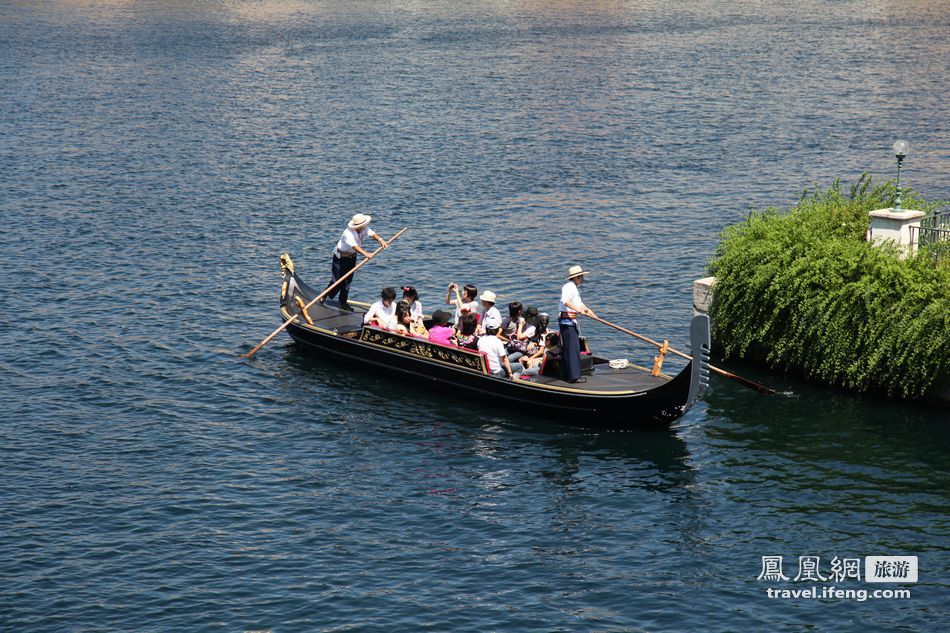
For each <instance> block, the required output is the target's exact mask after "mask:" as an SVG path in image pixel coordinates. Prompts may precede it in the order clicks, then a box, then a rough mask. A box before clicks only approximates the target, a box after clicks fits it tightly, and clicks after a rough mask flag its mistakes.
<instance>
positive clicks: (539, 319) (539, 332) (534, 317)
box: [525, 307, 549, 354]
mask: <svg viewBox="0 0 950 633" xmlns="http://www.w3.org/2000/svg"><path fill="white" fill-rule="evenodd" d="M532 311H533V312H534V314H531V312H532ZM548 320H549V318H548V315H547V313H545V312H542V313H541V314H538V310H537V308H534V307H530V308H528V309H527V310H526V311H525V322H526V323H528V328H529V329H530V330H531V334H529V335H528V354H532V353H534V352H535V351H536V350H537V349H538V348H539V347H542V346H543V344H544V337H545V335H546V334H547V333H548Z"/></svg>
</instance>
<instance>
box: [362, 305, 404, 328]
mask: <svg viewBox="0 0 950 633" xmlns="http://www.w3.org/2000/svg"><path fill="white" fill-rule="evenodd" d="M373 319H376V320H377V321H378V322H379V324H380V325H381V326H382V327H384V328H386V329H389V330H392V329H395V327H396V302H395V301H393V302H392V303H390V304H389V307H388V308H387V307H386V306H385V305H383V302H382V300H379V301H377V302H376V303H374V304H373V305H371V306H370V307H369V311H368V312H367V313H366V314H365V315H363V323H369V322H370V321H372V320H373Z"/></svg>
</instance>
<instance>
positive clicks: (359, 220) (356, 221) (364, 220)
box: [347, 213, 373, 229]
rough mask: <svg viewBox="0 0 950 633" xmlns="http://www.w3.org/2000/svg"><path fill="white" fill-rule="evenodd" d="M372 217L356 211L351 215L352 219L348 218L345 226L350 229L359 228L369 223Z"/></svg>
mask: <svg viewBox="0 0 950 633" xmlns="http://www.w3.org/2000/svg"><path fill="white" fill-rule="evenodd" d="M372 219H373V217H372V216H369V215H366V214H364V213H357V214H356V215H354V216H353V219H352V220H350V222H349V224H347V226H348V227H350V228H351V229H361V228H363V227H364V226H366V225H367V224H369V223H370V220H372Z"/></svg>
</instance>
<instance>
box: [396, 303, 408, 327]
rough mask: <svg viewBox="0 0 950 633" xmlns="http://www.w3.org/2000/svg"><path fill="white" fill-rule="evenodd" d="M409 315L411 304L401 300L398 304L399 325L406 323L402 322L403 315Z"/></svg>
mask: <svg viewBox="0 0 950 633" xmlns="http://www.w3.org/2000/svg"><path fill="white" fill-rule="evenodd" d="M408 315H409V304H408V303H406V302H405V301H400V302H399V303H397V304H396V323H397V324H399V325H405V324H404V323H403V322H402V319H403V317H405V316H408Z"/></svg>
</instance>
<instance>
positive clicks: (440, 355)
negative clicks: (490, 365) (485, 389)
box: [360, 327, 487, 373]
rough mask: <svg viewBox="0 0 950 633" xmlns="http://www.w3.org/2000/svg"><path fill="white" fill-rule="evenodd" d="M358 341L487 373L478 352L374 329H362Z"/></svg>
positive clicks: (483, 361) (483, 360) (482, 358)
mask: <svg viewBox="0 0 950 633" xmlns="http://www.w3.org/2000/svg"><path fill="white" fill-rule="evenodd" d="M360 340H361V341H363V342H365V343H373V344H375V345H380V346H382V347H388V348H390V349H393V350H396V351H399V352H402V353H408V354H412V355H414V356H421V357H423V358H428V359H431V360H435V361H441V362H443V363H449V364H450V365H456V366H458V367H464V368H465V369H474V370H475V371H478V372H482V373H487V368H486V366H485V359H484V357H483V356H482V355H481V354H479V353H478V352H474V351H471V350H464V349H460V348H457V349H453V348H451V347H445V346H444V345H439V344H438V343H431V342H429V341H427V340H425V339H416V338H411V337H407V336H403V335H401V334H395V333H389V332H384V331H381V330H377V329H374V328H369V327H364V328H363V330H362V332H361V334H360Z"/></svg>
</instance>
